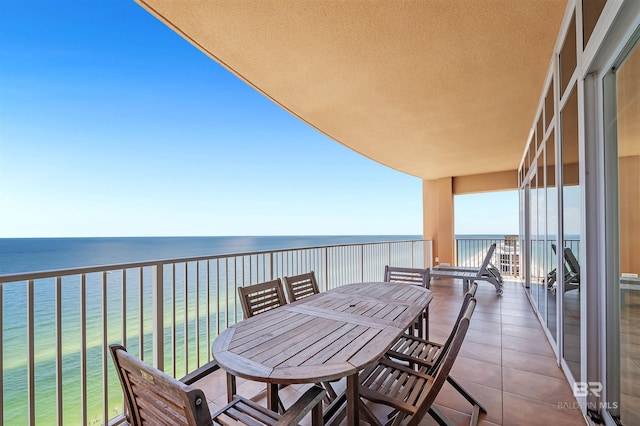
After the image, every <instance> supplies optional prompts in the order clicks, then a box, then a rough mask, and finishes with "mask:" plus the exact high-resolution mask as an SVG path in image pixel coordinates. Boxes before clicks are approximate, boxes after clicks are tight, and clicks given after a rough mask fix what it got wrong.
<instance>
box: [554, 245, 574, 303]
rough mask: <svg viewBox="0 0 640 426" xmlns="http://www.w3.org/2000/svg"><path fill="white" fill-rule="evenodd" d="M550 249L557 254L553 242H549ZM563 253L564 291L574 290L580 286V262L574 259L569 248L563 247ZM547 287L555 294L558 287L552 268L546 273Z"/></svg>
mask: <svg viewBox="0 0 640 426" xmlns="http://www.w3.org/2000/svg"><path fill="white" fill-rule="evenodd" d="M551 250H553V253H554V254H557V248H556V245H555V244H551ZM562 252H563V254H564V262H563V265H562V268H563V269H564V272H563V273H564V277H563V278H564V291H569V290H575V289H579V288H580V262H578V259H576V256H575V255H574V254H573V251H571V248H569V247H565V248H564V250H563V251H562ZM547 288H548V289H549V291H551V293H553V294H555V293H556V290H557V288H558V283H557V271H556V269H555V268H554V269H553V270H552V271H551V272H549V273H548V274H547Z"/></svg>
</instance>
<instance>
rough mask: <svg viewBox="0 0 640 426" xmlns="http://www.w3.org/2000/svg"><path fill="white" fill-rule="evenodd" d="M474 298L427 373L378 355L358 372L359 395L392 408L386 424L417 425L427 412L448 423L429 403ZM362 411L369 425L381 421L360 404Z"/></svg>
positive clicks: (459, 340)
mask: <svg viewBox="0 0 640 426" xmlns="http://www.w3.org/2000/svg"><path fill="white" fill-rule="evenodd" d="M475 305H476V301H475V299H473V298H472V299H471V300H470V301H469V304H468V306H467V309H466V311H465V313H464V315H463V317H462V319H461V320H460V322H459V324H458V326H457V327H456V329H455V332H454V335H453V338H452V340H451V344H450V345H449V347H448V348H447V349H446V351H445V352H444V354H443V355H442V361H441V362H439V363H438V368H437V369H436V371H434V372H432V373H430V372H426V371H424V369H419V370H414V369H412V368H411V367H408V366H406V365H403V364H400V363H398V362H395V361H393V360H391V359H389V358H385V357H383V358H381V359H380V360H379V361H378V363H377V364H375V365H373V366H371V367H368V368H366V369H364V370H363V371H362V373H360V376H359V380H360V397H361V398H364V399H366V400H369V401H372V402H374V403H379V404H384V405H387V406H390V407H392V408H393V409H394V413H395V416H394V417H392V419H391V421H390V423H391V424H392V425H393V426H396V425H400V424H405V423H403V421H404V420H406V419H407V418H408V421H407V422H406V425H407V426H417V425H418V424H419V423H420V422H421V421H422V419H423V417H424V416H425V415H426V414H427V413H429V414H430V415H431V416H432V417H433V418H434V419H435V420H436V421H437V422H438V424H441V425H447V424H450V423H449V421H448V419H447V418H446V417H445V416H444V415H443V414H442V413H441V412H440V411H439V410H437V409H436V407H434V406H433V402H434V401H435V399H436V396H437V395H438V393H439V392H440V390H441V389H442V386H443V385H444V382H445V380H447V377H449V372H450V371H451V367H453V364H454V362H455V360H456V357H457V356H458V352H460V347H461V346H462V343H463V341H464V337H465V335H466V334H467V330H468V329H469V321H470V320H471V315H472V314H473V310H474V308H475ZM361 406H362V408H363V413H364V415H365V416H366V417H367V419H368V421H369V422H370V423H371V424H373V425H380V426H382V423H381V422H380V421H379V420H378V419H377V418H376V417H375V416H374V415H373V413H372V412H371V411H370V409H369V408H368V407H367V406H366V405H365V404H362V405H361ZM479 415H480V408H479V406H474V407H473V412H472V414H471V424H472V425H476V424H477V423H478V416H479Z"/></svg>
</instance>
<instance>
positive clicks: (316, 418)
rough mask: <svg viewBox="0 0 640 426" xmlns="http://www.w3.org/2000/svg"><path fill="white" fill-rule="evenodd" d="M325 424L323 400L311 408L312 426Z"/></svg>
mask: <svg viewBox="0 0 640 426" xmlns="http://www.w3.org/2000/svg"><path fill="white" fill-rule="evenodd" d="M323 424H324V422H323V420H322V402H319V403H318V404H316V406H315V407H313V409H311V426H322V425H323Z"/></svg>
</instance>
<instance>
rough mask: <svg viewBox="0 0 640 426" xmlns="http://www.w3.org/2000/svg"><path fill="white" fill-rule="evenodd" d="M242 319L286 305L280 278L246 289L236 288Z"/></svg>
mask: <svg viewBox="0 0 640 426" xmlns="http://www.w3.org/2000/svg"><path fill="white" fill-rule="evenodd" d="M238 293H239V295H240V303H241V304H242V312H243V314H244V318H245V319H246V318H250V317H252V316H254V315H258V314H261V313H263V312H266V311H269V310H271V309H274V308H277V307H279V306H283V305H286V304H287V300H286V299H285V297H284V290H283V289H282V281H281V280H280V278H278V279H276V280H273V281H267V282H264V283H260V284H255V285H250V286H246V287H238Z"/></svg>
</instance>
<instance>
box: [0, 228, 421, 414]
mask: <svg viewBox="0 0 640 426" xmlns="http://www.w3.org/2000/svg"><path fill="white" fill-rule="evenodd" d="M409 239H420V236H299V237H185V238H178V237H175V238H174V237H156V238H61V239H0V275H3V274H10V273H20V272H35V271H42V270H55V269H64V268H76V267H87V266H97V265H105V264H115V263H127V262H137V261H145V260H161V259H170V258H180V257H190V256H206V255H215V254H225V253H238V252H251V251H258V250H270V249H289V248H295V247H309V246H320V245H334V244H351V243H360V242H374V241H392V240H409ZM229 267H230V266H229V265H227V266H226V267H222V266H221V267H220V270H217V269H216V268H215V267H212V269H211V270H210V271H209V275H210V278H211V279H214V278H220V279H221V282H222V283H225V282H226V280H225V274H227V273H229V275H230V276H231V274H232V273H231V272H230V270H229ZM231 267H232V268H234V267H235V265H231ZM195 273H196V272H195V269H194V268H192V267H190V269H189V270H187V273H186V276H185V274H184V271H181V270H180V268H177V270H176V276H175V282H174V280H173V276H172V271H170V270H165V289H164V290H165V296H166V301H165V333H164V335H165V343H166V345H165V347H166V348H167V351H166V352H165V359H166V361H165V365H166V368H165V369H166V371H167V372H169V373H171V374H175V376H177V377H180V376H182V375H183V374H185V373H186V372H187V371H188V370H191V369H193V368H195V367H197V363H196V354H199V355H200V357H201V359H204V360H206V359H207V353H208V346H209V338H211V337H213V336H215V330H213V331H212V335H211V336H207V334H206V324H207V322H208V321H210V323H212V324H215V323H216V321H217V319H218V318H219V319H221V322H222V323H223V325H224V324H225V323H226V321H227V318H231V322H234V321H233V319H234V318H238V317H239V315H240V312H236V311H235V294H236V289H235V287H236V285H237V284H236V283H235V282H232V280H229V284H228V285H222V286H217V287H214V288H212V289H211V293H210V296H209V302H210V303H211V304H215V303H216V302H218V301H220V303H221V306H223V305H224V304H225V301H227V300H229V302H230V303H229V312H225V311H224V310H220V311H219V312H214V313H213V314H212V316H211V318H207V317H206V314H204V313H206V312H207V310H206V303H207V297H206V289H205V288H204V286H202V287H201V288H200V293H199V295H196V290H195V287H194V286H193V285H192V284H191V285H188V286H187V287H186V289H185V278H186V277H189V278H188V279H189V282H190V283H193V282H194V281H195ZM198 273H199V275H200V280H201V282H205V278H206V277H205V271H204V268H201V269H200V270H199V271H198ZM150 274H151V271H150V270H149V269H145V270H144V271H143V272H142V283H143V284H142V285H143V291H142V294H143V297H142V302H141V301H140V297H139V295H140V287H139V281H140V272H139V270H138V269H133V270H127V272H126V281H127V291H126V293H125V296H124V301H125V302H126V319H127V326H126V330H125V331H126V335H127V338H126V342H125V345H126V346H127V348H128V350H129V351H131V352H133V353H135V354H136V355H140V352H141V351H140V342H142V344H143V350H142V355H143V358H144V359H147V360H149V359H151V355H152V354H151V331H152V330H151V326H152V323H151V309H149V307H150V306H151V290H150V287H148V283H149V282H150V280H151V277H150ZM243 279H244V280H245V281H246V279H247V278H246V277H243ZM55 287H56V286H55V283H54V282H53V280H36V281H35V283H34V288H33V292H34V298H33V299H34V313H35V314H34V329H35V339H34V340H35V343H34V354H35V389H36V392H35V411H36V423H37V424H38V425H48V424H55V423H56V419H55V418H54V415H55V414H54V413H55V412H56V410H55V407H56V404H57V402H56V400H55V398H56V396H55V395H56V392H55V383H56V380H55V379H56V377H55V374H56V360H55V357H56V335H55V330H56V324H55V292H56V288H55ZM105 288H106V299H105V300H106V307H107V309H106V311H105V312H106V316H107V319H108V320H107V324H108V327H107V333H106V341H107V343H113V342H121V341H122V333H123V330H122V329H121V326H120V324H121V322H122V316H123V312H122V305H123V295H122V293H123V292H122V276H121V273H120V272H116V271H114V273H110V274H107V275H106V287H105ZM174 288H175V301H176V303H175V306H176V312H175V316H176V321H175V324H176V329H175V346H176V348H177V352H176V356H175V360H176V365H177V368H176V371H175V372H174V371H173V368H172V364H173V358H174V357H173V354H172V353H170V351H169V348H170V347H171V344H170V343H171V342H172V340H173V332H172V331H173V328H172V320H171V314H170V313H171V312H172V305H171V304H170V301H171V299H172V297H173V296H172V292H173V291H174ZM61 289H62V293H61V302H62V303H61V306H62V312H61V318H62V322H61V328H62V334H61V340H62V377H63V392H62V404H63V407H64V410H63V412H64V416H65V417H64V419H63V420H64V423H65V424H72V425H75V424H80V423H81V418H82V417H81V403H80V398H81V385H80V384H81V370H80V365H81V359H80V353H81V348H82V339H81V333H80V324H81V320H80V319H81V310H80V309H81V308H80V307H81V303H80V300H81V299H80V294H81V293H80V291H81V282H80V277H79V276H71V277H63V279H62V283H61ZM27 291H28V289H27V283H25V282H18V283H8V284H5V285H3V287H2V296H3V318H2V321H3V337H2V351H3V365H2V368H3V382H4V389H3V390H4V401H3V403H4V405H3V407H4V409H3V424H6V425H12V426H13V425H26V424H27V421H28V417H27V395H28V393H27V386H28V376H27V353H28V349H27V306H26V303H25V301H26V300H27ZM102 293H103V285H102V274H88V275H87V277H86V298H85V300H86V321H85V323H86V330H87V332H86V347H87V359H86V363H87V367H86V370H87V390H88V392H87V401H86V405H87V413H88V414H87V418H88V419H89V420H88V423H89V424H100V423H102V418H103V413H102V408H101V407H102V399H103V395H102V381H103V373H102V371H103V362H104V360H103V347H102V345H103V336H104V334H103V331H102V326H101V324H102V315H103V309H102V306H103V297H102ZM196 296H198V297H196ZM185 297H186V298H187V300H188V302H187V303H185ZM196 300H198V302H197V303H196ZM140 303H142V304H143V306H145V307H146V308H145V309H144V312H145V314H144V318H142V324H141V318H139V309H138V306H139V304H140ZM196 304H198V307H199V309H200V315H199V316H197V315H196ZM185 310H186V312H185ZM216 316H217V317H218V318H216ZM238 319H239V318H238ZM196 323H198V324H199V326H200V341H201V343H200V346H199V347H196V346H195V339H193V336H194V335H195V333H196ZM185 333H186V334H188V335H189V339H188V342H190V346H189V348H185V345H184V341H185ZM140 336H142V338H140ZM186 349H188V354H189V355H188V357H186V358H188V359H186V360H185V355H184V353H185V351H186ZM106 365H107V371H108V377H107V379H106V380H108V382H109V389H110V392H109V395H107V399H108V407H109V408H108V412H107V417H113V416H115V415H117V414H118V413H119V412H121V410H122V407H121V396H120V389H119V384H118V381H117V378H116V377H115V373H114V371H113V368H112V361H111V359H106Z"/></svg>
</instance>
